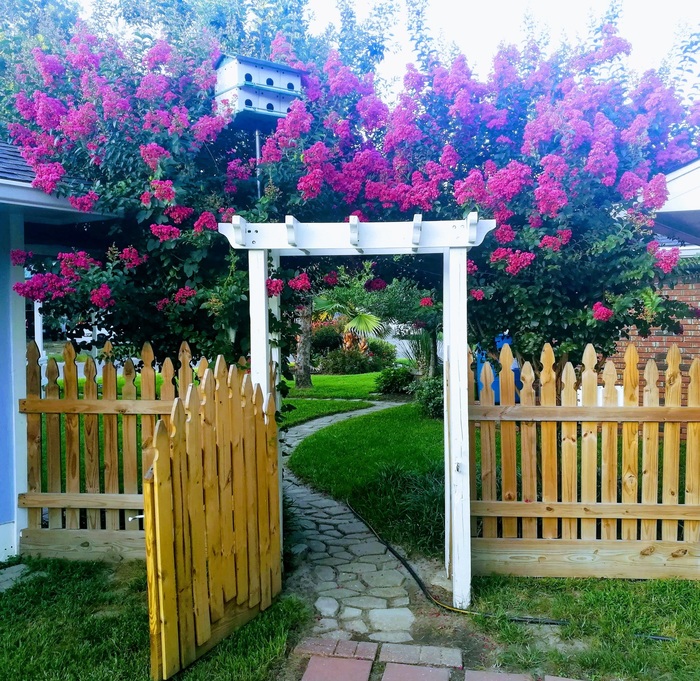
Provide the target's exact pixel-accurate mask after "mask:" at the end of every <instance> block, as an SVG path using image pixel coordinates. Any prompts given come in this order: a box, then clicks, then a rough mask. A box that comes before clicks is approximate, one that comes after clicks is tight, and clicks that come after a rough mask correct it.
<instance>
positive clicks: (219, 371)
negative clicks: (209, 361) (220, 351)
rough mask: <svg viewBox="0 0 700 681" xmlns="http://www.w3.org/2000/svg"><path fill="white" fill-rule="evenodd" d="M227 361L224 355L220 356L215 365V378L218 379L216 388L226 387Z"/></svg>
mask: <svg viewBox="0 0 700 681" xmlns="http://www.w3.org/2000/svg"><path fill="white" fill-rule="evenodd" d="M226 373H227V367H226V360H225V359H224V356H223V355H218V356H217V358H216V363H215V364H214V376H215V377H216V387H217V389H218V388H219V386H224V385H226Z"/></svg>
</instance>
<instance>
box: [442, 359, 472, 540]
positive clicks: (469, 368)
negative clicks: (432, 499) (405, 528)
mask: <svg viewBox="0 0 700 681" xmlns="http://www.w3.org/2000/svg"><path fill="white" fill-rule="evenodd" d="M473 362H474V357H473V355H472V351H471V349H470V350H469V361H468V362H467V372H468V381H469V382H468V384H467V403H468V404H469V405H473V404H475V403H476V394H475V393H476V381H475V378H474V369H473V368H472V363H473ZM448 468H449V467H448ZM476 476H477V467H476V423H475V422H474V420H473V419H469V493H470V498H471V499H476V498H477V495H476V487H477V485H476ZM449 503H450V502H449V499H448V498H446V499H445V515H446V516H447V515H448V514H449V513H450V509H449V508H448V505H449ZM450 526H451V525H450ZM471 533H472V536H473V537H475V536H476V517H475V516H474V515H472V516H471ZM445 545H446V546H452V538H451V537H449V536H448V537H445Z"/></svg>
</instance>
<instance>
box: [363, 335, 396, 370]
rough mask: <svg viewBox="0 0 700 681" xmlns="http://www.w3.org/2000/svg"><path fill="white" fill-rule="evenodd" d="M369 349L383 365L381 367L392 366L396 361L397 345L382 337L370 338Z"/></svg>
mask: <svg viewBox="0 0 700 681" xmlns="http://www.w3.org/2000/svg"><path fill="white" fill-rule="evenodd" d="M367 345H368V347H369V351H370V352H371V353H372V355H374V357H375V358H376V359H377V360H378V362H379V364H380V365H381V366H380V367H379V368H384V367H390V366H391V365H392V364H393V363H394V362H395V361H396V347H395V346H394V345H392V344H391V343H389V342H388V341H385V340H382V339H381V338H368V339H367Z"/></svg>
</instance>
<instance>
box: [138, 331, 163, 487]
mask: <svg viewBox="0 0 700 681" xmlns="http://www.w3.org/2000/svg"><path fill="white" fill-rule="evenodd" d="M141 361H142V362H143V366H142V367H141V399H142V400H155V399H156V372H155V369H154V368H153V362H154V361H155V355H154V354H153V348H152V347H151V344H150V343H148V342H146V343H144V344H143V347H142V348H141ZM161 399H165V398H164V397H163V396H162V394H161ZM155 428H156V416H155V414H143V415H142V416H141V470H142V472H143V475H146V472H147V471H148V469H149V468H150V467H151V464H152V463H153V460H152V458H151V457H152V456H153V453H154V452H155V450H154V449H153V433H154V431H155Z"/></svg>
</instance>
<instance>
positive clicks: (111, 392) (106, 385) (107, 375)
mask: <svg viewBox="0 0 700 681" xmlns="http://www.w3.org/2000/svg"><path fill="white" fill-rule="evenodd" d="M102 353H103V354H104V355H105V357H106V362H105V365H104V367H103V368H102V399H104V400H116V399H117V370H116V368H115V367H114V363H113V361H112V344H111V343H110V342H109V341H107V343H105V346H104V348H103V350H102ZM102 424H103V433H104V475H105V492H106V493H107V494H119V442H118V422H117V416H116V414H105V415H104V416H103V417H102ZM105 523H106V524H105V527H106V529H108V530H118V529H119V511H110V510H108V511H105Z"/></svg>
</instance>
